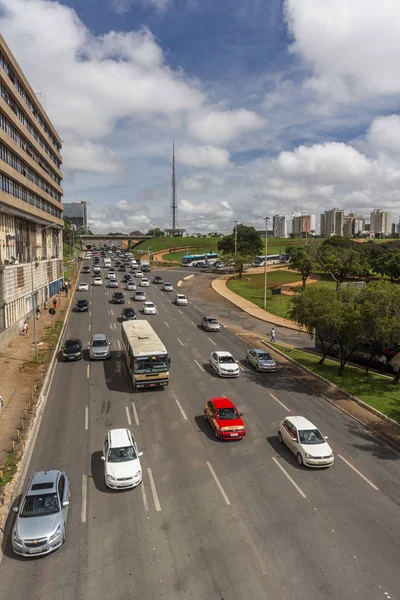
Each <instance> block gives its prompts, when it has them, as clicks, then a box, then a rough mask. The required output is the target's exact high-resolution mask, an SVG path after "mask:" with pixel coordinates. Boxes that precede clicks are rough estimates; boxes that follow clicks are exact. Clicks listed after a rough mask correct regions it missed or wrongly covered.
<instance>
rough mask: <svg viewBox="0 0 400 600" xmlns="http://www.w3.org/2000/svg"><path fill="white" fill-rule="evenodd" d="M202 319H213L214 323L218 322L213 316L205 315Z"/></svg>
mask: <svg viewBox="0 0 400 600" xmlns="http://www.w3.org/2000/svg"><path fill="white" fill-rule="evenodd" d="M203 319H215V320H216V321H218V319H217V317H213V315H206V316H205V317H203Z"/></svg>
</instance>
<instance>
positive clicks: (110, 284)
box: [108, 279, 119, 288]
mask: <svg viewBox="0 0 400 600" xmlns="http://www.w3.org/2000/svg"><path fill="white" fill-rule="evenodd" d="M108 287H109V288H117V287H119V283H118V281H117V280H116V279H109V281H108Z"/></svg>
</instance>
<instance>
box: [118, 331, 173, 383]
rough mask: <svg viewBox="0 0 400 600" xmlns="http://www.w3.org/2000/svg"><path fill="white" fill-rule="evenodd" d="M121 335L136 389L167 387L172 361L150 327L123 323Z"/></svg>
mask: <svg viewBox="0 0 400 600" xmlns="http://www.w3.org/2000/svg"><path fill="white" fill-rule="evenodd" d="M121 334H122V345H123V348H124V352H125V360H126V366H127V368H128V372H129V375H130V377H132V383H133V389H134V390H135V391H136V390H137V389H139V388H148V387H164V386H167V385H168V382H169V366H170V364H171V359H170V357H169V355H168V352H167V349H166V348H165V346H164V344H163V343H162V341H161V340H160V338H159V337H158V335H157V334H156V332H155V331H154V329H153V328H152V326H151V325H150V323H149V322H148V321H124V322H123V323H122V328H121Z"/></svg>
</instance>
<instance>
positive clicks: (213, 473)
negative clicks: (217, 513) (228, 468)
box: [206, 461, 231, 506]
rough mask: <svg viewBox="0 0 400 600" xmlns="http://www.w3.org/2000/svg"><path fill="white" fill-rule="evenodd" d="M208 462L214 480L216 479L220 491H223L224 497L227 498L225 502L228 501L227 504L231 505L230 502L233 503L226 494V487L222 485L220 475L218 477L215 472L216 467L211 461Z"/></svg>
mask: <svg viewBox="0 0 400 600" xmlns="http://www.w3.org/2000/svg"><path fill="white" fill-rule="evenodd" d="M206 464H207V467H208V468H209V469H210V473H211V475H212V476H213V477H214V481H215V483H216V484H217V486H218V489H219V491H220V492H221V494H222V497H223V499H224V500H225V502H226V503H227V505H228V506H230V504H231V503H230V501H229V498H228V496H227V495H226V494H225V490H224V488H223V487H222V485H221V482H220V480H219V479H218V477H217V474H216V473H215V471H214V469H213V468H212V465H211V463H209V462H208V461H207V463H206Z"/></svg>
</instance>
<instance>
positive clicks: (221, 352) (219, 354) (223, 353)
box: [215, 350, 233, 357]
mask: <svg viewBox="0 0 400 600" xmlns="http://www.w3.org/2000/svg"><path fill="white" fill-rule="evenodd" d="M215 354H216V355H217V356H232V357H233V354H232V352H228V351H227V350H216V352H215Z"/></svg>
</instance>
